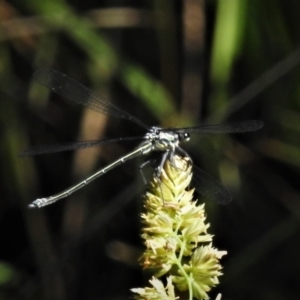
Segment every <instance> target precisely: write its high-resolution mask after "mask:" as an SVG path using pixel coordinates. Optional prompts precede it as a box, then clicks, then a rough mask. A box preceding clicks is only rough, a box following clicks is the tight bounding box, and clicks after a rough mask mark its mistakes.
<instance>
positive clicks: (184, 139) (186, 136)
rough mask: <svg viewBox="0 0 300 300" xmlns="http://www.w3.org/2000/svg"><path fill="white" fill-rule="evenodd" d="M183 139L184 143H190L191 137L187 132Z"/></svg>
mask: <svg viewBox="0 0 300 300" xmlns="http://www.w3.org/2000/svg"><path fill="white" fill-rule="evenodd" d="M181 139H182V141H189V140H190V135H189V134H188V133H187V132H185V133H184V134H182V136H181Z"/></svg>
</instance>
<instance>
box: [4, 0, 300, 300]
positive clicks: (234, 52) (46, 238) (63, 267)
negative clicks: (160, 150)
mask: <svg viewBox="0 0 300 300" xmlns="http://www.w3.org/2000/svg"><path fill="white" fill-rule="evenodd" d="M299 14H300V3H299V1H293V0H290V1H279V0H266V1H260V0H254V1H246V0H235V1H233V0H232V1H222V0H219V1H200V0H199V1H196V0H185V1H170V0H156V1H155V0H153V1H151V0H147V1H146V0H145V1H129V0H128V1H121V0H115V1H93V0H86V1H74V0H69V1H58V0H45V1H37V0H23V1H0V43H1V44H0V45H1V46H0V122H1V127H0V141H1V147H0V158H1V164H0V171H1V181H0V195H1V202H0V204H1V206H0V241H1V244H0V245H1V246H0V299H85V300H88V299H128V298H129V297H130V295H131V293H130V291H129V290H130V288H133V287H143V286H145V285H147V284H148V283H147V282H148V279H149V276H150V274H145V273H143V271H142V270H141V267H140V266H139V265H138V262H137V260H138V257H139V256H140V255H141V253H142V250H143V245H142V241H141V239H140V237H139V235H140V220H139V213H140V212H141V209H142V194H143V191H144V190H145V187H144V185H143V181H142V179H141V176H140V173H139V171H138V166H139V164H140V163H141V161H142V160H135V161H132V162H128V163H126V164H124V165H122V166H120V167H118V168H117V169H115V170H113V171H111V172H110V173H108V174H106V175H105V176H103V177H102V178H99V179H98V180H97V181H95V182H93V183H91V184H90V185H89V186H87V187H86V188H84V189H83V190H81V191H79V192H77V193H75V194H73V195H72V196H70V197H68V198H67V199H64V200H61V201H59V202H58V203H56V204H54V205H52V206H49V207H45V208H43V209H39V210H38V209H35V210H29V209H28V208H27V204H29V203H30V202H31V201H33V200H34V199H36V198H40V197H44V196H49V195H52V194H55V193H56V192H59V191H61V190H62V189H64V188H66V187H68V186H70V185H71V184H73V183H75V182H77V181H78V180H79V179H81V178H84V177H85V176H86V175H88V174H91V173H92V172H93V171H95V170H97V169H99V168H100V167H102V166H104V165H106V164H108V163H109V162H111V161H113V160H114V159H116V158H118V157H119V156H121V155H123V154H124V153H127V152H128V151H130V150H131V149H133V148H134V147H135V146H136V143H129V142H128V143H117V144H114V145H109V146H105V147H101V148H92V149H89V150H81V151H77V152H63V153H58V154H50V155H43V156H37V157H33V158H32V157H27V158H23V157H19V156H18V154H19V153H20V152H21V151H22V150H24V149H26V148H29V147H30V146H33V145H38V144H47V143H49V144H50V143H59V142H66V141H74V140H90V139H101V138H107V137H118V136H131V135H142V134H143V133H144V131H143V129H142V128H139V127H138V126H136V125H135V124H132V123H130V122H128V121H122V120H119V119H114V118H107V117H106V116H104V115H101V114H98V113H95V112H92V111H89V110H85V109H83V108H82V107H79V106H76V105H73V104H70V103H69V102H68V101H65V100H63V99H62V98H61V97H59V96H57V95H55V94H53V93H50V92H49V90H47V89H45V88H44V87H42V86H40V85H39V84H37V83H36V82H34V81H33V80H32V74H33V72H34V70H36V69H40V68H53V69H57V70H60V71H61V72H63V73H66V74H68V75H69V76H71V77H73V78H76V79H77V80H78V81H80V82H81V83H83V84H85V85H87V86H88V87H90V88H91V89H93V90H94V91H95V92H97V93H99V94H101V95H104V96H105V97H108V98H109V99H112V101H113V102H114V103H116V104H117V105H118V106H120V107H121V108H123V109H125V110H127V111H128V112H130V113H131V114H133V115H134V116H136V117H138V118H139V119H141V120H142V121H143V122H145V123H146V124H149V125H160V126H164V127H168V126H174V127H175V126H177V127H180V126H192V125H196V124H205V123H206V124H209V123H211V124H214V123H221V122H225V121H240V120H247V119H260V120H262V121H264V123H265V127H264V128H263V129H262V130H260V131H258V132H256V133H248V134H239V135H222V136H219V135H216V136H203V137H197V136H193V138H192V141H191V142H190V143H189V144H188V145H186V147H185V149H186V150H187V151H188V152H189V153H190V155H191V156H192V158H193V160H194V163H195V164H197V165H198V166H200V167H201V168H202V169H204V170H205V171H206V172H208V173H209V174H211V175H212V176H214V177H215V178H218V179H219V180H220V181H221V182H222V183H223V185H224V186H226V188H227V189H228V190H230V191H231V193H232V194H233V196H234V200H233V202H232V203H231V204H230V205H228V206H218V205H217V204H215V203H212V202H211V201H209V199H205V203H206V209H207V214H208V220H209V222H210V223H211V227H210V232H211V233H213V234H214V235H215V237H214V246H215V247H217V248H218V249H220V250H227V251H228V255H227V256H226V257H225V258H224V259H223V260H222V263H223V266H224V269H223V272H224V276H222V277H221V278H220V281H221V284H220V285H219V286H218V287H217V288H216V289H214V290H213V291H212V292H211V294H210V295H211V298H212V299H215V297H216V295H217V293H219V292H220V293H222V295H223V297H222V299H256V300H259V299H264V300H267V299H272V300H281V299H289V300H292V299H299V298H300V282H299V271H298V268H299V267H300V220H299V218H300V188H299V178H300V176H299V175H300V139H299V136H300V135H299V132H300V100H299V99H300V85H299V82H300V68H299V62H300V48H299V45H300V30H299V28H300V18H299ZM150 174H151V170H150Z"/></svg>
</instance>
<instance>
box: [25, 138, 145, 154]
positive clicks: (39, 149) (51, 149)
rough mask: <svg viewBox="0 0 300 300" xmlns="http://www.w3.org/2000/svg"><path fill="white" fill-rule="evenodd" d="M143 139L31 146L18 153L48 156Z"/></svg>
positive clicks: (117, 139)
mask: <svg viewBox="0 0 300 300" xmlns="http://www.w3.org/2000/svg"><path fill="white" fill-rule="evenodd" d="M143 139H144V137H124V138H116V139H103V140H94V141H82V142H70V143H60V144H52V145H37V146H33V147H31V148H29V149H27V150H25V151H23V152H21V153H20V155H21V156H32V155H40V154H50V153H57V152H62V151H70V150H78V149H84V148H89V147H96V146H100V145H103V144H108V143H115V142H120V141H137V140H139V141H140V140H143Z"/></svg>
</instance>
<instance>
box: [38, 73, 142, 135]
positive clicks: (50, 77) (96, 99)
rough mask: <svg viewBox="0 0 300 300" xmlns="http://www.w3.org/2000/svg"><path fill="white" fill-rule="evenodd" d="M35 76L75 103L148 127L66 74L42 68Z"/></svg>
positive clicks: (44, 84)
mask: <svg viewBox="0 0 300 300" xmlns="http://www.w3.org/2000/svg"><path fill="white" fill-rule="evenodd" d="M33 78H34V79H35V80H36V81H37V82H39V83H40V84H42V85H43V86H45V87H47V88H49V89H50V90H52V91H54V92H55V93H57V94H58V95H60V96H63V97H65V98H66V99H68V100H70V101H72V102H74V103H77V104H81V105H83V106H85V107H88V108H90V109H93V110H95V111H97V112H100V113H102V114H105V115H109V116H112V117H116V118H123V119H127V120H130V121H133V122H135V123H136V124H138V125H140V126H141V127H143V128H146V129H148V126H146V125H145V124H144V123H143V122H141V121H140V120H139V119H137V118H135V117H133V116H132V115H130V114H129V113H127V112H125V111H123V110H121V109H119V108H118V107H117V106H115V105H114V104H112V103H111V102H110V101H108V100H106V99H104V98H102V97H100V96H98V95H97V94H95V93H94V92H92V91H91V90H90V89H88V88H87V87H85V86H84V85H82V84H81V83H79V82H77V81H75V80H74V79H72V78H70V77H69V76H67V75H65V74H62V73H60V72H58V71H54V70H50V69H41V70H37V71H36V72H35V73H34V74H33Z"/></svg>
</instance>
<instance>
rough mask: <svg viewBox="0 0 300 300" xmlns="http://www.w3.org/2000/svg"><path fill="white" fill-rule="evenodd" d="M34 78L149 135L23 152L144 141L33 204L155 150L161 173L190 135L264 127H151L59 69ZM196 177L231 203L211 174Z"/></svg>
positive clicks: (207, 191)
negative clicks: (128, 122) (88, 174)
mask: <svg viewBox="0 0 300 300" xmlns="http://www.w3.org/2000/svg"><path fill="white" fill-rule="evenodd" d="M33 77H34V79H35V80H36V81H38V82H39V83H40V84H42V85H43V86H45V87H47V88H49V89H50V90H52V91H53V92H55V93H57V94H58V95H60V96H63V97H65V98H66V99H68V100H70V101H72V102H75V103H77V104H81V105H83V106H85V107H88V108H90V109H93V110H95V111H97V112H100V113H102V114H106V115H109V116H112V117H116V118H123V119H127V120H130V121H132V122H135V123H136V124H137V125H139V126H141V127H143V128H144V129H145V130H147V132H146V134H145V135H144V136H142V137H123V138H118V139H104V140H96V141H83V142H74V143H65V144H57V145H50V146H45V145H43V146H35V147H32V148H30V149H28V150H25V151H24V152H22V153H21V154H22V155H37V154H45V153H54V152H60V151H66V150H74V149H83V148H87V147H92V146H98V145H103V144H105V143H111V142H117V141H132V140H140V141H141V143H140V145H139V146H138V147H137V148H135V149H134V150H133V151H131V152H130V153H128V154H126V155H124V156H122V157H121V158H119V159H117V160H116V161H114V162H112V163H111V164H109V165H108V166H106V167H104V168H102V169H101V170H99V171H97V172H96V173H95V174H93V175H91V176H90V177H88V178H86V179H84V180H83V181H81V182H79V183H78V184H76V185H74V186H72V187H69V188H67V189H66V190H64V191H62V192H60V193H58V194H55V195H53V196H50V197H46V198H39V199H37V200H35V201H33V202H32V203H31V204H30V205H29V207H30V208H34V207H43V206H46V205H49V204H51V203H54V202H56V201H57V200H59V199H62V198H65V197H67V196H69V195H70V194H72V193H74V192H75V191H77V190H79V189H81V188H82V187H84V186H85V185H87V184H88V183H90V182H91V181H93V180H94V179H96V178H98V177H99V176H101V175H103V174H105V173H107V172H108V171H110V170H111V169H113V168H115V167H116V166H118V165H120V164H122V163H124V162H126V161H128V160H130V159H133V158H135V157H138V156H142V155H148V154H150V153H153V152H160V153H162V159H161V163H160V164H159V166H158V168H157V173H156V174H158V175H159V174H160V173H161V170H162V168H163V165H164V163H165V161H166V160H167V159H169V158H171V157H172V155H174V154H175V153H178V154H180V155H182V156H188V154H187V153H186V152H185V151H184V150H183V149H182V148H181V147H180V146H179V144H180V143H181V142H184V141H188V140H189V139H190V134H206V133H240V132H251V131H256V130H258V129H260V128H262V127H263V122H261V121H258V120H248V121H242V122H232V123H224V124H217V125H205V126H196V127H187V128H167V129H164V128H161V127H157V126H153V127H148V126H147V125H145V124H144V123H143V122H142V121H140V120H139V119H137V118H135V117H133V116H132V115H130V114H129V113H127V112H125V111H123V110H121V109H120V108H118V107H117V106H115V105H114V104H112V103H111V102H110V101H107V100H105V99H104V98H102V97H100V96H98V95H96V94H95V93H93V92H92V91H91V90H90V89H88V88H87V87H85V86H83V85H82V84H80V83H78V82H77V81H75V80H73V79H72V78H70V77H68V76H67V75H65V74H62V73H60V72H58V71H54V70H49V69H42V70H38V71H36V72H35V73H34V75H33ZM194 174H195V177H196V178H197V180H198V182H200V183H201V184H199V185H198V186H197V190H198V192H199V193H200V194H202V195H203V196H205V197H206V198H210V199H212V200H214V201H216V202H218V203H220V204H227V203H228V202H229V201H230V200H231V199H232V197H231V195H230V193H229V192H228V191H227V190H226V189H225V188H224V187H223V186H222V185H221V184H220V183H219V182H218V181H216V180H215V179H213V178H212V177H211V176H210V175H208V174H206V173H205V172H203V171H202V170H200V169H199V168H195V170H194Z"/></svg>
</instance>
